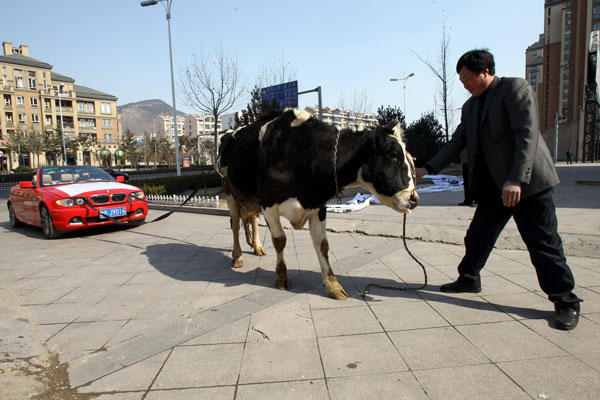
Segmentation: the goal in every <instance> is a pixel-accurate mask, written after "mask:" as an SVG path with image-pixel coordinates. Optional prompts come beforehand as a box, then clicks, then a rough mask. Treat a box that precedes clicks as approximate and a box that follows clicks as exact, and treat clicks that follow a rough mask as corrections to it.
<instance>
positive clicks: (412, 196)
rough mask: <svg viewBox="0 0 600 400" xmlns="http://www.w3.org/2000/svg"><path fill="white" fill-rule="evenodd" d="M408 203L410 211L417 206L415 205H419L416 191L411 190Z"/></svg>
mask: <svg viewBox="0 0 600 400" xmlns="http://www.w3.org/2000/svg"><path fill="white" fill-rule="evenodd" d="M408 201H409V205H410V209H411V210H412V209H413V208H415V207H416V206H417V204H419V195H418V194H417V191H416V190H413V191H412V192H410V197H409V198H408Z"/></svg>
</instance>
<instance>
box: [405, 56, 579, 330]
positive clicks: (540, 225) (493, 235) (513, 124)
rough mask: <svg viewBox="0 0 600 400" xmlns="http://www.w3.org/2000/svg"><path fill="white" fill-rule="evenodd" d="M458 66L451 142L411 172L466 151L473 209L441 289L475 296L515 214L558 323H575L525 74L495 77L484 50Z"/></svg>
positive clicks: (549, 169)
mask: <svg viewBox="0 0 600 400" xmlns="http://www.w3.org/2000/svg"><path fill="white" fill-rule="evenodd" d="M456 71H457V72H458V75H459V77H460V81H461V82H462V84H463V86H464V87H465V89H466V90H468V91H469V92H470V93H471V95H472V96H471V98H469V100H467V101H466V103H465V104H464V105H463V107H462V115H461V121H460V125H459V126H458V128H456V131H455V132H454V134H453V135H452V139H451V140H450V141H449V142H448V143H446V144H445V145H444V147H442V149H441V150H440V151H439V152H438V153H437V154H436V155H435V156H434V157H433V158H432V159H431V160H429V162H428V163H427V164H426V165H425V168H417V170H416V174H417V177H422V176H423V175H426V174H435V173H437V172H439V171H440V170H442V169H443V168H444V167H445V166H446V165H448V164H449V163H450V162H451V161H452V160H454V159H455V158H456V157H457V156H458V155H459V153H460V152H461V151H462V150H464V149H465V148H467V149H468V158H469V161H468V163H469V174H468V179H470V181H471V182H470V183H471V184H470V185H469V188H470V191H471V198H472V199H474V200H476V201H477V203H478V206H477V210H476V211H475V214H474V216H473V220H472V221H471V225H470V226H469V229H468V230H467V234H466V236H465V256H464V257H463V259H462V261H461V262H460V264H459V265H458V273H459V277H458V279H457V280H456V281H455V282H452V283H448V284H445V285H442V286H441V288H440V290H441V291H442V292H450V293H463V292H472V293H479V292H480V291H481V279H480V276H479V273H480V271H481V269H482V268H483V267H484V265H485V263H486V261H487V259H488V257H489V255H490V253H491V251H492V249H493V247H494V244H495V243H496V240H497V238H498V236H499V235H500V233H501V232H502V230H503V229H504V226H505V225H506V224H507V222H508V221H509V220H510V218H511V217H513V218H514V220H515V223H516V224H517V227H518V229H519V232H520V234H521V237H522V239H523V241H524V242H525V244H526V246H527V249H528V250H529V254H530V258H531V262H532V264H533V266H534V267H535V269H536V273H537V276H538V281H539V283H540V287H541V288H542V290H543V291H544V292H545V293H546V294H547V295H548V298H549V300H550V301H552V302H553V303H554V306H555V313H556V326H557V327H558V328H559V329H563V330H571V329H573V328H575V327H576V326H577V323H578V322H579V311H580V305H579V303H580V301H581V300H580V299H579V298H578V297H577V296H576V295H575V294H574V293H573V288H574V287H575V279H574V278H573V273H572V272H571V269H570V268H569V266H568V265H567V263H566V259H565V256H564V252H563V247H562V241H561V239H560V236H559V235H558V232H557V226H558V223H557V219H556V210H555V207H554V202H553V200H552V193H553V187H554V186H555V185H557V184H558V183H559V179H558V174H557V172H556V169H555V167H554V163H553V160H552V157H551V155H550V152H549V150H548V147H547V146H546V144H545V142H544V140H543V139H542V137H541V135H540V131H539V125H538V108H537V102H536V98H535V95H534V92H533V89H532V87H531V85H529V83H528V82H527V81H526V80H524V79H520V78H499V77H496V76H495V63H494V56H493V55H492V54H491V53H490V52H488V51H486V50H472V51H469V52H467V53H465V54H464V55H463V56H462V57H461V58H460V59H459V60H458V63H457V65H456Z"/></svg>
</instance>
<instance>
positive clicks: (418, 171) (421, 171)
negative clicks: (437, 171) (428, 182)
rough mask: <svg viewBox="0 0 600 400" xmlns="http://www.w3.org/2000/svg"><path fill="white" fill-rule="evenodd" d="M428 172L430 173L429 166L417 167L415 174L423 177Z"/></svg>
mask: <svg viewBox="0 0 600 400" xmlns="http://www.w3.org/2000/svg"><path fill="white" fill-rule="evenodd" d="M427 174H429V171H427V168H415V175H416V176H417V178H422V177H424V176H425V175H427Z"/></svg>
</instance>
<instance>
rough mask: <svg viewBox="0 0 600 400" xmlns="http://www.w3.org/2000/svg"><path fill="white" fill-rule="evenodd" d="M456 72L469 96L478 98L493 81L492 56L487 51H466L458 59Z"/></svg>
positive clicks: (493, 66)
mask: <svg viewBox="0 0 600 400" xmlns="http://www.w3.org/2000/svg"><path fill="white" fill-rule="evenodd" d="M456 72H458V76H459V78H460V81H461V82H462V84H463V86H464V87H465V89H466V90H467V91H469V93H471V95H473V96H479V95H480V94H482V93H483V92H485V91H486V90H487V88H488V87H489V86H490V85H491V84H492V81H493V80H494V74H495V73H496V69H495V63H494V56H493V55H492V53H490V52H489V51H487V50H471V51H468V52H466V53H465V54H463V55H462V56H461V57H460V58H459V59H458V62H457V63H456Z"/></svg>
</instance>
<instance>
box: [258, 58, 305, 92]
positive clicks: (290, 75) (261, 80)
mask: <svg viewBox="0 0 600 400" xmlns="http://www.w3.org/2000/svg"><path fill="white" fill-rule="evenodd" d="M296 75H297V74H296V71H294V70H292V69H291V66H290V62H289V61H287V60H286V59H285V54H284V53H283V51H282V52H281V58H280V59H279V62H277V61H276V60H274V61H273V66H272V67H271V66H268V67H267V65H266V64H263V65H261V66H260V72H259V75H258V77H257V79H256V86H257V87H259V88H264V87H268V86H273V85H278V84H280V83H285V82H290V81H293V80H295V79H296Z"/></svg>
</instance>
